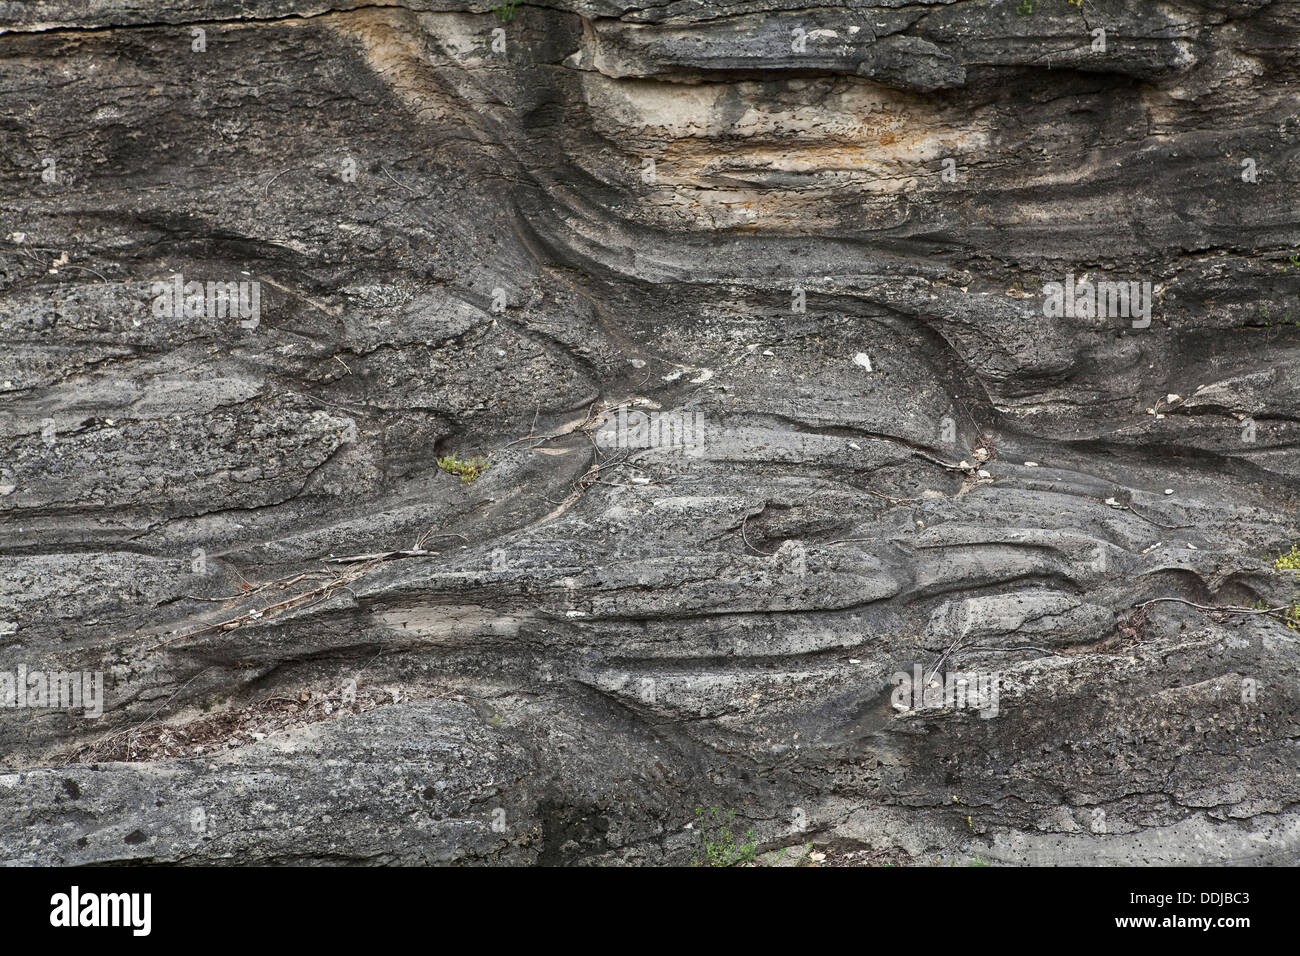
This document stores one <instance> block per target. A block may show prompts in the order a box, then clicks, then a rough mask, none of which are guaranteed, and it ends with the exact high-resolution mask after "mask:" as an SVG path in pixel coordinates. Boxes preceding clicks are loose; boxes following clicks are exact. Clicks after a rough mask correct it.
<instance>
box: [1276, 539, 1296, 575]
mask: <svg viewBox="0 0 1300 956" xmlns="http://www.w3.org/2000/svg"><path fill="white" fill-rule="evenodd" d="M1273 569H1274V570H1275V571H1300V545H1294V544H1293V545H1291V550H1290V551H1288V552H1287V553H1286V554H1279V555H1278V556H1277V560H1276V561H1274V562H1273Z"/></svg>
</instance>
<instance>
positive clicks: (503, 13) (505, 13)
mask: <svg viewBox="0 0 1300 956" xmlns="http://www.w3.org/2000/svg"><path fill="white" fill-rule="evenodd" d="M522 2H523V0H509V2H507V3H499V4H497V5H496V6H495V7H489V9H490V10H491V11H492V12H493V13H495V14H496V15H497V19H498V20H500V21H501V22H502V23H509V22H510V21H511V20H513V19H514V18H515V8H516V7H518V6H519V4H520V3H522Z"/></svg>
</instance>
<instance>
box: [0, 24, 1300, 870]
mask: <svg viewBox="0 0 1300 956" xmlns="http://www.w3.org/2000/svg"><path fill="white" fill-rule="evenodd" d="M1099 31H1100V32H1099ZM1298 82H1300V3H1297V2H1294V0H1272V2H1270V0H1240V2H1221V3H1214V4H1210V3H1200V2H1176V3H1166V2H1151V0H1126V2H1112V0H1099V2H1093V0H1085V3H1084V4H1083V6H1082V7H1080V6H1075V5H1074V4H1073V3H1071V2H1069V0H983V2H974V0H957V2H932V3H901V2H882V3H879V4H863V3H856V2H850V3H841V4H834V5H832V4H826V5H820V6H819V5H813V6H801V5H797V4H784V3H782V0H736V2H731V3H720V4H704V3H699V2H669V3H665V4H661V5H657V6H650V7H632V6H625V5H624V4H622V3H617V2H614V0H609V2H603V0H602V2H590V3H588V2H567V0H566V2H561V3H556V4H550V5H545V6H543V5H527V6H517V7H515V8H504V7H503V8H500V9H498V11H497V12H493V11H491V10H489V8H488V7H487V6H486V5H484V4H478V5H470V6H466V5H464V4H462V3H457V2H452V0H448V2H439V0H428V2H409V3H404V4H397V3H371V4H363V3H348V2H331V0H311V2H302V3H296V2H292V0H245V2H238V3H237V2H234V0H189V2H181V3H167V4H164V3H161V2H158V0H134V2H130V3H121V2H111V3H110V2H107V0H91V2H89V3H87V2H84V0H75V2H74V0H38V2H31V3H16V2H13V3H11V2H0V342H2V343H3V347H2V348H0V705H6V706H0V861H3V862H6V863H10V864H31V863H42V864H51V863H53V864H63V863H109V862H112V863H130V862H137V863H143V862H151V863H158V862H164V863H165V862H177V863H205V864H209V863H320V864H336V863H360V864H376V863H378V864H383V863H449V864H584V865H619V864H638V865H656V864H683V863H691V862H694V861H698V860H700V859H702V858H704V857H705V856H707V855H708V852H709V850H710V847H712V848H713V849H714V850H718V849H719V841H722V843H723V844H726V843H727V838H726V837H725V836H719V833H720V830H719V827H718V825H717V824H718V820H719V819H731V820H732V822H731V824H730V829H731V830H732V831H733V832H734V834H735V835H736V841H735V842H736V844H737V846H735V847H732V846H730V845H723V846H722V847H721V851H722V853H723V856H724V857H727V854H729V853H731V851H732V850H734V851H735V853H734V855H733V856H732V857H727V858H734V857H741V858H747V857H748V853H749V850H750V849H752V850H754V851H755V852H757V853H758V854H760V855H759V857H758V858H759V860H773V859H775V858H776V856H775V855H774V854H772V853H769V852H768V851H775V850H779V849H781V848H801V847H802V848H806V847H807V845H808V844H809V843H814V844H817V845H819V846H820V848H821V849H822V850H823V851H824V852H828V853H829V854H830V857H829V859H830V861H831V862H847V863H852V862H860V863H861V862H879V861H882V860H889V861H892V862H902V863H909V862H910V863H933V862H935V861H939V862H945V863H947V862H962V861H969V860H974V859H977V858H978V859H980V860H991V861H993V862H996V863H1009V864H1038V865H1059V864H1093V863H1103V864H1119V863H1137V864H1169V863H1195V864H1210V863H1239V864H1276V863H1295V862H1296V861H1297V860H1300V653H1298V648H1297V642H1298V641H1300V627H1296V628H1292V627H1288V625H1287V622H1286V620H1285V618H1286V617H1287V615H1288V614H1293V615H1294V617H1295V620H1296V621H1297V622H1298V623H1300V610H1294V609H1295V606H1296V603H1295V602H1296V601H1297V600H1300V581H1297V572H1296V571H1294V570H1288V569H1286V568H1285V566H1283V567H1282V568H1278V567H1275V566H1274V562H1275V559H1276V558H1277V556H1278V555H1279V553H1285V552H1287V551H1288V550H1290V549H1291V547H1292V545H1293V544H1295V543H1296V542H1298V541H1300V518H1298V516H1297V504H1298V503H1300V479H1298V478H1297V475H1298V474H1300V453H1298V451H1297V448H1298V445H1297V443H1298V441H1300V99H1297V89H1298V88H1300V85H1298ZM191 282H197V283H200V284H201V286H200V287H198V288H199V290H200V292H202V293H203V296H202V297H196V298H193V299H187V295H188V292H189V290H187V288H186V286H185V283H191ZM1103 282H1108V283H1109V282H1113V283H1122V291H1123V292H1124V293H1125V294H1126V299H1123V300H1121V299H1120V298H1119V291H1120V289H1121V287H1120V286H1114V287H1110V288H1109V290H1108V291H1109V295H1098V296H1097V297H1095V298H1094V297H1092V296H1091V295H1090V294H1089V293H1090V291H1091V290H1094V289H1098V288H1099V287H1098V285H1097V284H1098V283H1103ZM214 283H215V284H220V288H219V289H217V292H216V293H214V292H212V291H211V288H210V286H211V284H214ZM240 283H243V285H242V286H241V285H239V284H240ZM226 284H233V285H230V286H227V285H226ZM177 287H179V288H180V289H181V293H182V294H181V295H180V296H174V295H173V291H174V290H175V289H176V288H177ZM223 292H224V293H227V294H228V298H227V299H223V298H222V297H221V295H220V294H219V293H223ZM254 294H256V296H257V298H256V299H253V298H252V296H253V295H254ZM1067 297H1068V303H1067V302H1066V299H1067ZM1093 306H1096V308H1094V307H1093ZM448 457H455V458H456V459H458V460H460V461H462V462H470V463H473V461H474V459H476V458H481V459H486V461H487V463H488V464H487V467H486V469H484V470H482V471H481V473H480V474H479V475H478V477H477V478H474V479H473V480H460V479H459V478H458V477H457V475H455V474H453V473H451V472H450V471H448V470H447V469H446V468H442V467H440V466H439V463H438V459H439V458H448ZM444 464H447V465H448V467H453V466H452V464H451V463H448V462H444ZM465 477H466V478H472V477H473V474H472V473H471V474H467V475H465ZM1283 565H1285V562H1283ZM1155 599H1177V600H1160V601H1158V602H1157V603H1147V602H1152V601H1154V600H1155ZM1195 605H1201V606H1203V607H1209V606H1218V607H1231V608H1235V609H1238V610H1232V611H1227V612H1223V611H1220V612H1213V611H1206V610H1204V609H1203V607H1197V606H1195ZM1288 608H1291V609H1293V610H1290V611H1288V610H1287V609H1288ZM1264 609H1274V610H1273V611H1272V612H1271V613H1258V612H1259V611H1261V610H1264ZM83 672H84V675H85V680H86V681H88V683H80V682H79V683H78V688H79V689H82V690H84V691H85V693H83V700H82V702H81V704H82V706H81V707H80V708H78V707H68V706H62V707H60V706H50V705H51V704H53V703H59V702H60V701H56V700H54V699H53V698H57V696H58V694H57V693H54V694H53V697H49V696H47V697H42V696H40V695H41V693H42V688H44V687H45V683H48V682H46V681H45V676H44V675H48V674H52V673H60V674H64V673H66V674H73V675H77V677H78V680H79V681H80V680H81V677H82V675H83ZM94 674H101V675H102V685H100V686H101V687H102V713H101V714H98V715H94V714H91V715H87V713H86V711H87V710H91V709H96V710H97V709H99V708H98V707H95V708H92V707H91V706H90V700H91V698H92V697H95V696H96V694H95V693H94V688H95V686H96V685H95V683H94V678H93V675H94ZM5 675H10V678H9V679H8V684H7V685H6V683H5V682H6V679H7V678H6V676H5ZM899 675H902V677H901V678H900V676H899ZM913 675H915V676H916V677H920V681H919V684H921V685H925V684H927V683H931V682H938V683H939V685H940V687H939V690H940V691H944V690H948V691H969V693H970V694H973V695H974V696H973V697H971V696H967V697H965V699H963V697H962V696H960V695H956V694H954V693H949V694H948V695H947V696H944V695H943V694H942V693H940V696H939V699H938V700H937V705H936V706H932V707H924V706H923V707H911V708H910V709H901V708H902V706H903V705H900V703H899V700H900V691H902V690H904V689H906V688H907V687H908V686H910V685H909V684H908V680H914V679H915V678H914V676H913ZM953 675H967V676H968V677H969V686H966V685H963V686H961V687H957V685H956V684H955V682H954V680H953ZM904 678H906V679H904ZM20 684H22V685H25V686H17V685H20ZM945 684H946V686H945ZM62 689H63V690H65V691H66V690H67V688H66V687H64V688H62ZM915 689H916V691H917V694H918V695H919V697H920V702H922V703H925V702H926V701H927V700H929V698H928V697H926V696H925V693H926V692H925V689H924V688H923V687H921V686H918V687H916V688H915ZM6 695H7V700H6ZM33 695H35V696H33ZM68 699H70V698H68ZM908 700H910V698H907V699H904V701H903V704H906V703H907V701H908ZM20 703H25V704H26V706H14V705H16V704H20ZM697 807H702V808H718V814H713V813H712V811H711V810H706V811H705V812H704V813H703V815H702V819H700V818H699V817H698V816H697V812H696V808H697ZM730 811H734V814H735V815H734V818H731V817H728V816H725V815H726V814H728V813H729V812H730ZM742 834H749V835H748V836H742ZM750 844H752V847H750Z"/></svg>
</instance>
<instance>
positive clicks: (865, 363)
mask: <svg viewBox="0 0 1300 956" xmlns="http://www.w3.org/2000/svg"><path fill="white" fill-rule="evenodd" d="M853 364H854V365H861V366H862V367H863V368H865V369H866V370H867V371H868V372H870V371H873V369H872V368H871V356H870V355H868V354H867V353H866V352H859V353H858V354H857V355H855V356H853Z"/></svg>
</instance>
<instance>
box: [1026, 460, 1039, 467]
mask: <svg viewBox="0 0 1300 956" xmlns="http://www.w3.org/2000/svg"><path fill="white" fill-rule="evenodd" d="M1025 467H1026V468H1037V467H1039V466H1038V462H1036V461H1027V462H1025Z"/></svg>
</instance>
